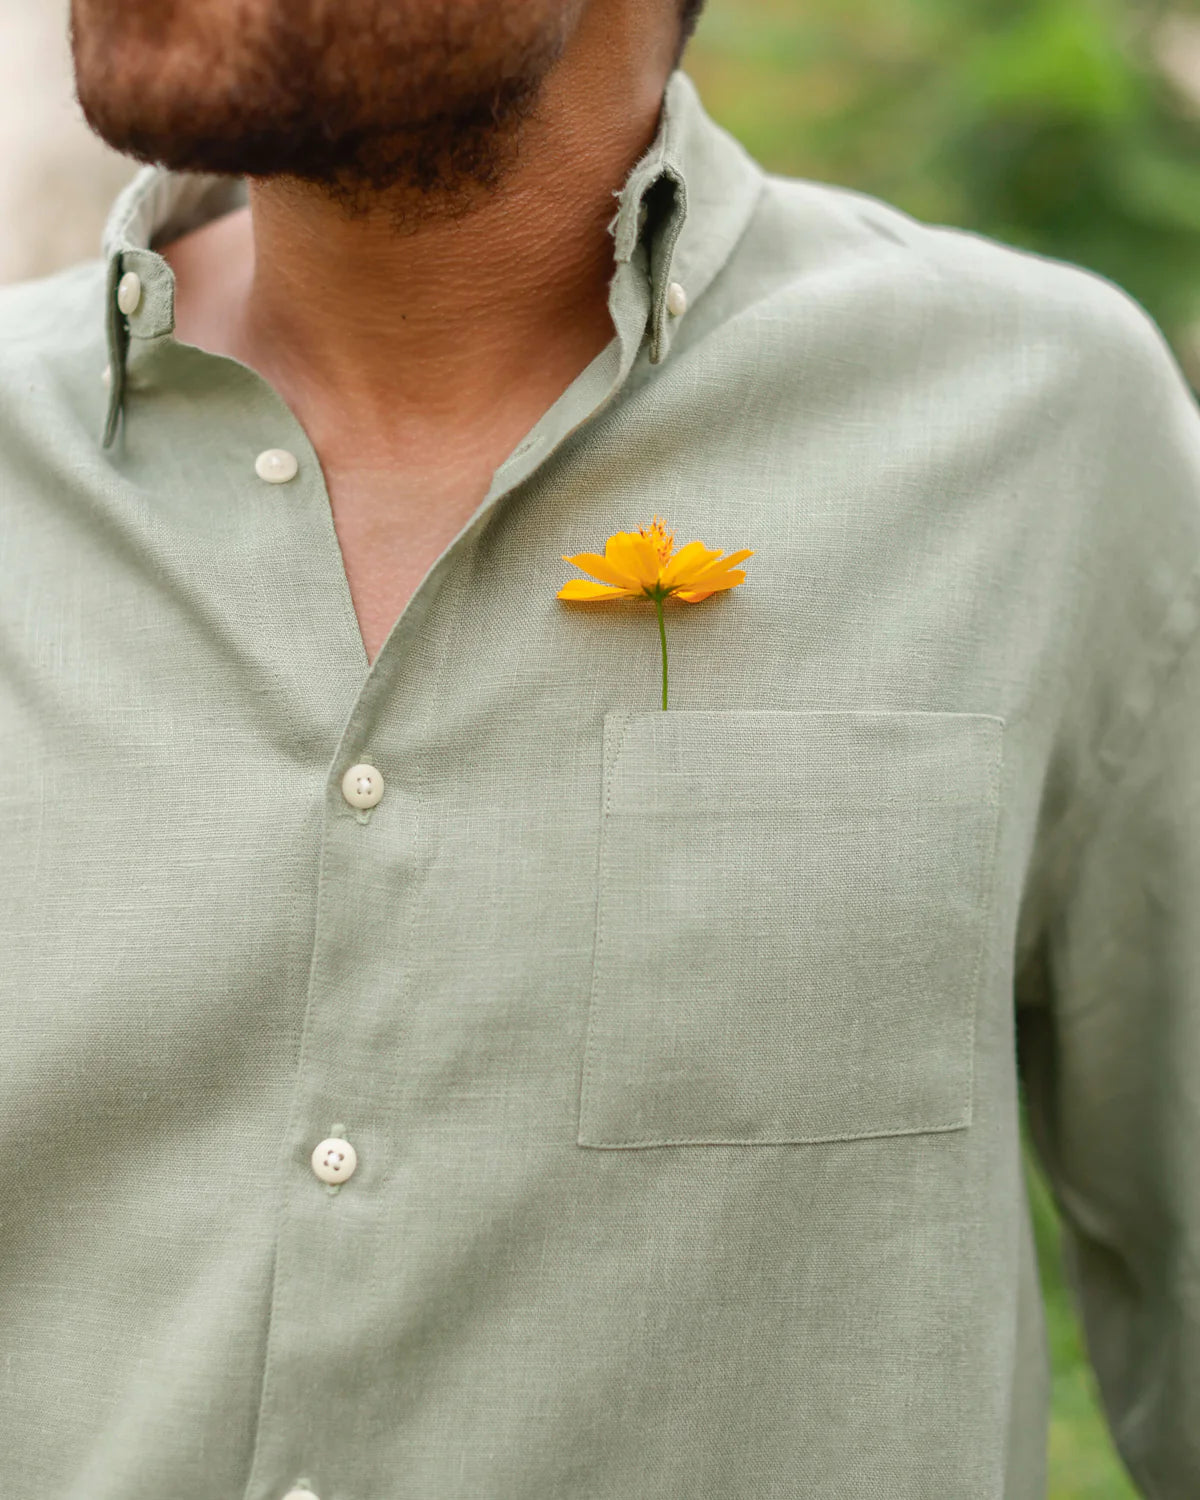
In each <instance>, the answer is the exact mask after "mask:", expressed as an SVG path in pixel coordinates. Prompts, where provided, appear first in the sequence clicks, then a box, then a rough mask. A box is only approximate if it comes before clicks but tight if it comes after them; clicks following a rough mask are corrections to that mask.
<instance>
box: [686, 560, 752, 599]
mask: <svg viewBox="0 0 1200 1500" xmlns="http://www.w3.org/2000/svg"><path fill="white" fill-rule="evenodd" d="M745 581H746V575H745V573H743V572H741V570H740V569H736V568H735V569H734V571H733V572H732V573H719V574H717V576H716V577H715V578H706V579H705V580H704V588H703V589H702V590H696V589H687V590H686V591H685V590H683V589H680V590H678V591H677V592H676V594H675V597H676V599H682V600H684V602H685V603H687V604H699V602H700V600H701V599H707V598H708V596H709V594H715V593H717V591H718V590H719V589H732V588H736V587H737V586H738V584H739V583H745Z"/></svg>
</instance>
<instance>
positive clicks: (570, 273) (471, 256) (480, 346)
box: [163, 0, 673, 448]
mask: <svg viewBox="0 0 1200 1500" xmlns="http://www.w3.org/2000/svg"><path fill="white" fill-rule="evenodd" d="M655 9H657V8H656V7H647V6H644V5H643V4H641V3H639V0H633V3H629V4H621V5H617V6H612V7H608V8H607V10H606V8H605V7H602V6H601V7H597V8H596V12H595V14H597V15H600V14H601V13H604V14H606V16H607V20H608V26H607V29H600V28H599V25H598V23H597V24H593V25H590V26H589V24H588V23H587V22H585V23H584V25H583V26H582V27H581V28H580V31H579V32H578V33H577V36H576V38H575V41H574V43H573V45H572V48H571V49H570V51H569V52H568V53H567V54H566V55H565V56H564V58H563V59H562V61H561V63H560V64H559V65H558V67H557V68H556V69H555V70H554V71H553V72H552V73H551V75H550V76H549V78H548V79H547V81H546V86H545V90H544V93H543V96H542V99H541V103H540V106H539V109H538V112H537V115H536V117H535V118H532V119H530V120H528V121H527V122H526V124H525V127H524V130H523V134H522V138H521V150H520V154H519V157H518V160H517V163H516V165H515V167H514V168H513V169H512V170H511V172H510V174H509V175H508V177H507V178H506V179H505V180H504V181H503V182H502V184H501V185H500V186H499V187H498V188H496V189H495V190H493V191H492V192H491V193H489V194H488V195H487V196H484V197H481V198H479V199H478V201H477V202H476V203H475V204H474V205H473V206H472V207H471V208H470V210H469V211H468V212H467V213H466V214H465V215H459V216H454V215H451V214H447V215H446V216H445V217H442V218H438V217H427V216H423V217H421V218H420V219H419V220H416V221H414V225H413V227H411V228H409V229H406V230H404V231H403V232H397V230H396V228H395V227H394V221H395V215H396V212H397V203H396V201H395V200H394V199H393V200H390V201H389V202H388V203H387V204H383V203H381V205H380V208H379V211H378V212H377V213H368V214H366V215H365V216H359V217H354V218H349V217H347V216H346V215H345V214H343V213H342V212H341V211H340V210H339V209H337V208H336V207H335V206H334V205H333V204H331V203H330V201H329V200H328V199H326V198H323V197H322V196H321V195H320V194H319V193H318V192H317V191H316V190H314V189H309V188H305V187H300V186H297V185H296V184H295V183H291V182H279V181H265V182H256V181H251V183H250V194H249V205H248V207H247V208H246V209H243V210H241V211H239V212H237V213H235V214H231V215H229V216H228V217H227V218H226V219H223V220H218V221H216V222H215V223H213V224H210V225H207V226H205V227H204V228H202V229H200V230H198V231H195V232H194V233H193V234H191V235H188V236H185V237H184V238H183V239H182V240H179V241H176V242H175V243H174V245H169V246H167V247H165V249H164V252H163V253H164V254H165V256H166V258H167V259H168V261H169V262H171V264H172V266H173V269H174V271H175V275H176V334H177V336H178V337H179V338H181V339H182V340H184V341H185V342H190V343H196V344H198V345H200V346H201V347H202V348H207V349H210V350H212V351H213V352H216V353H223V354H229V355H232V356H233V357H234V358H237V359H239V360H241V361H242V362H243V363H245V364H248V365H249V366H250V367H251V368H253V369H256V370H258V371H259V372H260V373H261V374H262V375H264V377H266V378H267V379H269V380H270V381H271V382H272V383H273V384H274V385H275V386H276V388H277V389H278V390H279V391H280V393H281V394H282V395H283V397H284V399H285V400H287V401H288V403H289V404H290V405H291V407H292V408H293V410H294V411H295V412H296V413H297V415H298V416H299V417H300V419H301V420H302V421H303V422H304V424H305V426H306V427H307V428H308V430H309V432H310V434H311V435H312V437H313V439H314V442H316V443H317V446H318V448H319V447H320V445H321V440H322V437H323V436H324V435H325V434H328V439H327V440H328V441H329V442H330V443H336V442H337V441H338V437H337V435H338V434H342V435H343V436H345V435H346V434H348V432H349V431H351V430H353V431H355V432H356V433H357V434H358V440H359V441H367V442H370V441H371V435H372V434H383V433H387V434H389V435H390V437H389V440H391V441H396V442H398V443H402V442H405V441H410V440H416V441H421V440H422V439H424V440H427V441H430V442H432V441H435V440H436V436H435V435H436V434H438V433H444V434H451V433H454V432H455V431H457V430H459V429H461V427H462V426H463V424H464V423H469V422H471V421H472V420H475V421H480V420H482V421H483V423H484V425H485V426H489V427H490V426H491V425H492V424H493V422H494V423H495V424H496V426H497V429H498V430H504V429H506V428H508V427H511V425H512V422H513V420H514V419H515V420H516V425H517V426H518V427H519V426H520V415H519V407H520V405H521V403H522V402H525V403H528V401H529V399H530V385H531V382H532V383H533V384H534V385H535V386H536V387H537V388H538V390H539V391H540V394H538V395H537V396H536V401H545V399H546V393H547V392H548V393H549V397H548V399H549V400H552V399H553V398H554V395H555V394H557V393H559V392H561V390H563V389H565V388H566V386H567V385H569V384H570V382H571V380H572V379H574V377H575V376H576V375H577V374H578V373H579V371H580V370H581V369H583V368H584V367H585V366H586V364H587V363H588V362H589V361H590V360H591V359H592V358H593V357H594V356H595V355H596V354H597V353H599V351H600V350H601V349H602V348H603V347H604V345H605V344H606V343H607V342H608V341H609V339H610V338H611V337H612V335H613V328H612V323H611V319H610V316H609V313H608V305H607V303H608V284H609V281H610V279H611V276H612V272H613V246H612V239H611V236H610V235H609V233H608V227H607V226H608V224H609V223H610V222H611V219H612V216H613V214H614V212H615V209H616V202H615V199H614V197H613V194H614V191H615V190H616V189H618V188H619V187H620V186H621V184H622V183H623V182H624V180H625V178H626V177H627V175H628V173H629V170H630V169H631V167H632V166H633V164H634V162H636V161H637V159H638V158H639V157H640V156H641V155H642V154H643V153H644V152H645V150H646V149H647V148H648V146H649V145H650V143H651V141H652V140H653V137H654V133H655V130H656V128H657V124H658V119H659V112H660V107H661V102H662V94H663V88H664V86H665V83H666V79H667V77H668V75H669V71H670V65H671V46H670V44H671V42H672V41H673V38H672V37H671V36H670V35H664V34H663V33H662V16H661V14H659V16H658V18H657V22H656V23H655V24H654V26H653V27H652V26H651V25H650V23H649V22H647V21H646V20H645V19H644V17H645V13H646V11H652V10H655ZM614 17H618V18H620V20H621V24H622V28H623V30H620V31H619V33H618V34H616V35H614V33H613V24H612V23H613V20H614ZM639 17H641V19H639ZM535 404H536V403H535Z"/></svg>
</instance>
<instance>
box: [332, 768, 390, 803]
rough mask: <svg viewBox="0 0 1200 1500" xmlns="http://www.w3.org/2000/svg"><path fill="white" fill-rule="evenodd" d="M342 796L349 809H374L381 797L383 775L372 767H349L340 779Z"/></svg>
mask: <svg viewBox="0 0 1200 1500" xmlns="http://www.w3.org/2000/svg"><path fill="white" fill-rule="evenodd" d="M342 796H343V797H345V799H346V801H347V802H348V803H349V804H350V806H351V807H374V806H375V804H376V803H377V802H378V801H379V799H380V797H382V796H383V773H382V772H381V771H379V770H377V769H376V768H375V767H374V766H351V767H350V769H349V770H348V771H347V772H346V774H345V775H344V776H343V777H342Z"/></svg>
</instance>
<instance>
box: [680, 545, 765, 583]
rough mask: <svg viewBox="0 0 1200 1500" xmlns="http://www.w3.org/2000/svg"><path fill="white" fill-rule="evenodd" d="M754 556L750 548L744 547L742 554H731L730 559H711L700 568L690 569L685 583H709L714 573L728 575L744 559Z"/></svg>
mask: <svg viewBox="0 0 1200 1500" xmlns="http://www.w3.org/2000/svg"><path fill="white" fill-rule="evenodd" d="M753 555H754V554H753V552H752V551H751V549H750V548H749V547H743V548H742V550H741V551H740V552H731V553H730V554H729V555H728V557H719V556H717V557H713V558H710V559H709V560H708V561H707V562H704V563H701V565H700V566H699V567H697V568H690V569H689V570H688V576H687V577H686V578H685V579H684V580H683V582H684V583H687V584H692V585H696V584H700V583H707V582H708V580H709V579H710V578H711V577H712V576H713V574H714V573H726V572H728V571H729V569H730V568H732V567H734V566H735V564H737V563H740V562H741V561H742V560H743V559H744V558H747V557H753Z"/></svg>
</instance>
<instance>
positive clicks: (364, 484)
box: [327, 466, 491, 662]
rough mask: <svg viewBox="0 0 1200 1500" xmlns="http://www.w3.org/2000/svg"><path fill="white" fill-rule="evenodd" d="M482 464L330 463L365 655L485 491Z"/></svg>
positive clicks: (333, 503) (372, 653)
mask: <svg viewBox="0 0 1200 1500" xmlns="http://www.w3.org/2000/svg"><path fill="white" fill-rule="evenodd" d="M490 479H491V471H490V469H489V470H486V471H485V469H484V467H483V466H476V467H475V468H474V469H463V470H458V469H456V470H454V471H451V472H449V473H429V472H425V473H422V472H420V471H413V470H411V469H403V468H400V467H396V468H393V469H391V470H390V471H389V470H370V471H366V472H362V471H357V472H356V471H355V470H353V469H349V468H339V469H328V470H327V483H328V490H329V503H330V508H331V510H332V513H333V524H334V530H335V532H336V534H337V541H338V547H339V549H340V551H341V555H342V566H343V567H344V569H345V573H346V582H347V584H348V585H349V589H350V597H351V600H352V602H353V604H354V613H355V616H356V617H357V619H358V628H359V632H360V634H361V635H362V640H363V647H364V649H365V651H366V655H367V660H368V662H374V660H375V658H376V657H377V656H378V654H379V651H380V649H381V647H382V646H383V643H384V641H385V640H386V639H387V637H388V634H389V633H390V631H391V628H392V626H393V625H394V624H395V622H396V620H397V618H398V617H399V615H400V614H401V613H402V612H403V611H404V608H405V606H406V605H407V604H408V602H409V600H410V599H411V598H412V597H413V595H414V594H415V593H416V591H417V589H418V588H419V587H420V584H421V580H422V579H423V578H424V577H425V575H426V574H427V573H428V571H429V569H430V568H431V567H432V566H433V564H434V563H435V562H436V561H437V559H438V558H439V557H440V556H441V554H442V553H443V552H444V551H445V549H446V548H447V547H448V546H449V545H450V543H451V542H452V541H453V540H454V538H455V537H456V536H457V535H458V533H459V532H460V531H461V530H462V528H463V526H464V525H465V524H466V523H467V521H468V520H469V519H470V517H471V515H472V514H473V513H474V512H475V510H476V509H477V508H478V506H479V503H480V501H481V500H482V499H483V497H484V495H485V494H486V492H487V488H488V484H489V482H490Z"/></svg>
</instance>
